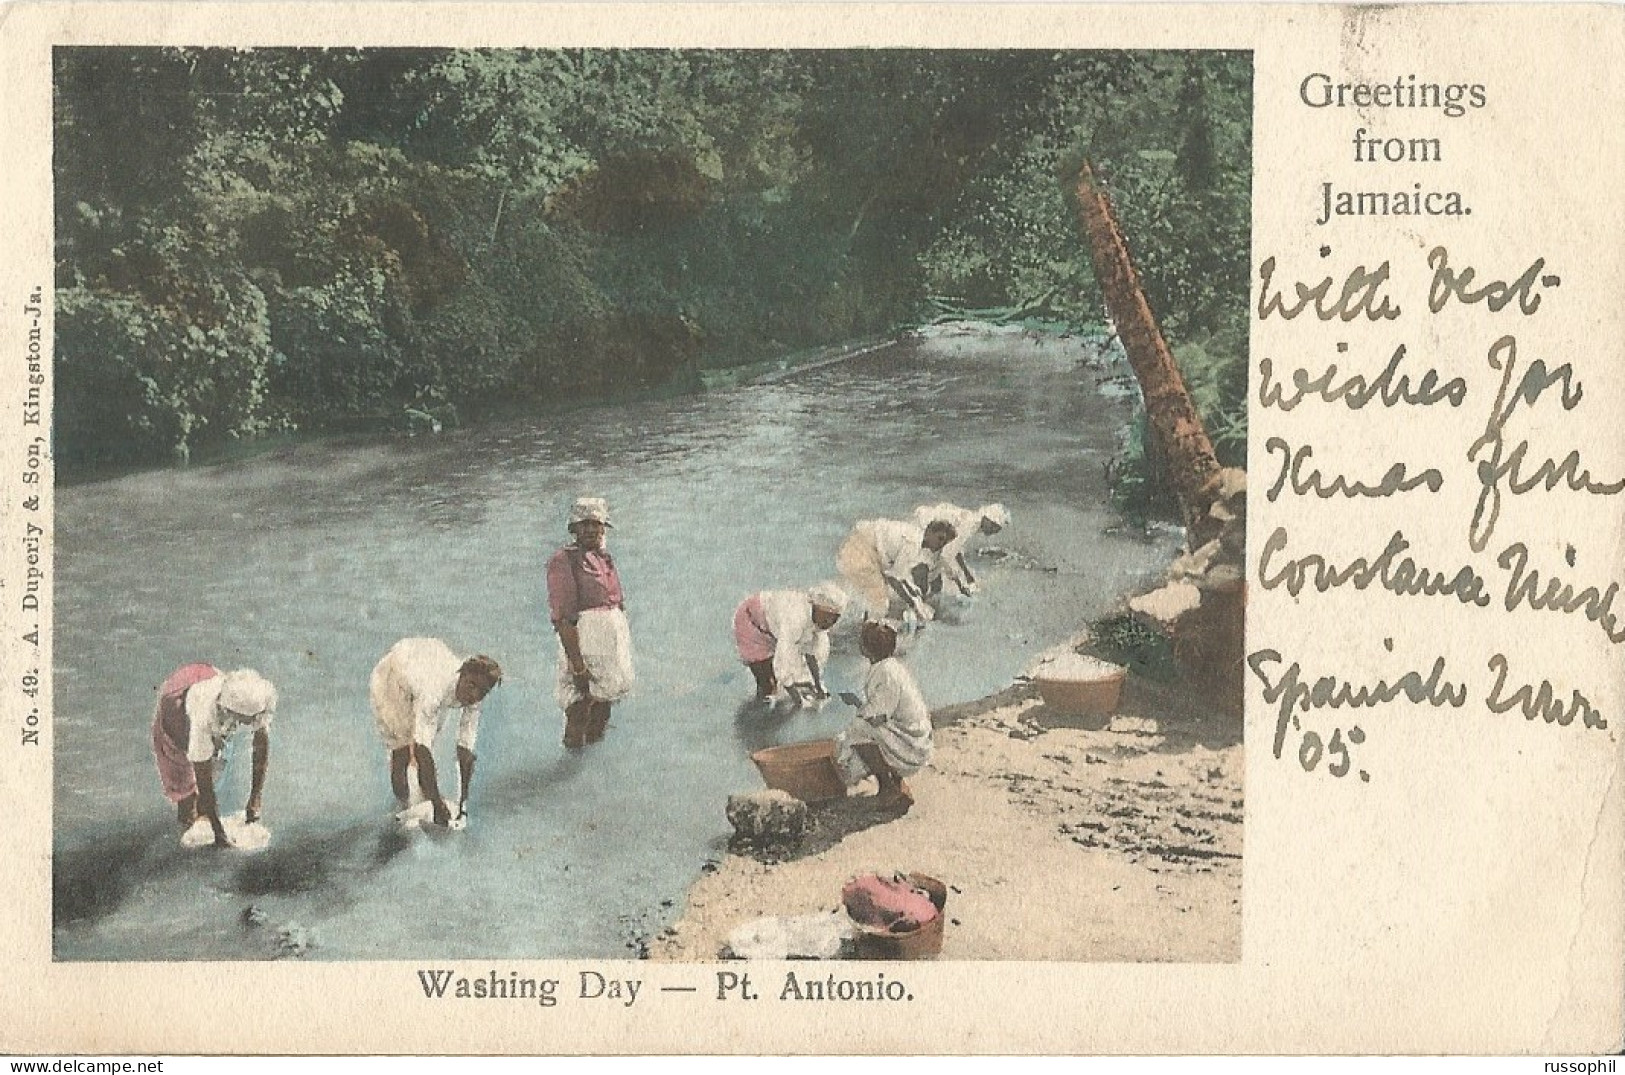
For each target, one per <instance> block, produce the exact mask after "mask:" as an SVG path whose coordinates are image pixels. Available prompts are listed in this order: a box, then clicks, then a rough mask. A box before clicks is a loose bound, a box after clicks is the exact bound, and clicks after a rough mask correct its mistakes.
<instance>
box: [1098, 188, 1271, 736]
mask: <svg viewBox="0 0 1625 1075" xmlns="http://www.w3.org/2000/svg"><path fill="white" fill-rule="evenodd" d="M1077 193H1078V218H1079V221H1080V223H1081V224H1082V226H1083V232H1084V235H1085V236H1086V237H1087V238H1088V240H1089V252H1090V254H1091V256H1092V257H1093V259H1094V265H1095V276H1096V278H1097V279H1098V280H1099V281H1100V290H1101V291H1102V292H1103V293H1104V295H1105V298H1106V310H1107V312H1108V313H1109V314H1110V315H1111V318H1112V320H1113V322H1115V323H1116V328H1117V334H1118V337H1119V338H1120V339H1121V340H1122V341H1123V350H1124V351H1125V352H1126V353H1127V354H1128V359H1129V363H1130V365H1132V366H1133V368H1134V376H1135V378H1136V379H1137V380H1138V381H1139V382H1140V394H1141V396H1142V397H1143V398H1144V400H1145V413H1146V419H1147V424H1148V425H1149V426H1150V429H1151V437H1152V441H1153V445H1154V447H1155V449H1156V454H1158V455H1160V456H1161V458H1162V460H1163V462H1164V463H1165V464H1166V466H1167V470H1168V475H1169V479H1170V481H1171V482H1172V484H1173V487H1174V492H1175V494H1176V495H1177V496H1178V498H1179V507H1180V511H1181V513H1182V514H1183V515H1184V520H1185V543H1186V547H1185V552H1184V554H1183V555H1181V556H1180V557H1179V558H1178V559H1177V560H1175V561H1174V563H1173V564H1172V565H1171V566H1170V567H1169V569H1168V572H1167V575H1166V577H1165V579H1164V583H1163V585H1162V586H1161V587H1159V588H1157V589H1155V590H1152V591H1151V592H1150V593H1145V594H1141V595H1139V596H1137V597H1134V598H1132V599H1131V600H1130V601H1129V602H1128V608H1129V612H1130V614H1131V615H1133V616H1135V617H1137V618H1138V619H1140V620H1141V621H1142V622H1149V623H1150V624H1151V625H1153V626H1154V627H1155V628H1156V629H1157V630H1159V631H1160V632H1161V633H1162V634H1163V635H1165V636H1166V637H1167V638H1168V639H1169V641H1170V642H1171V643H1172V645H1173V654H1174V659H1175V662H1176V663H1177V664H1178V665H1179V667H1180V669H1181V670H1182V671H1183V672H1184V673H1185V674H1186V675H1188V676H1191V677H1192V678H1193V679H1194V680H1195V681H1196V682H1197V683H1199V684H1201V685H1202V686H1203V687H1204V688H1206V690H1207V693H1208V695H1209V697H1210V698H1211V699H1212V700H1213V701H1215V702H1216V703H1217V704H1218V705H1219V706H1220V707H1221V708H1222V709H1223V710H1225V711H1228V712H1230V713H1232V714H1234V715H1237V716H1239V715H1240V713H1241V707H1242V657H1243V652H1242V650H1243V643H1242V636H1243V621H1244V619H1245V616H1246V602H1247V589H1246V582H1245V570H1246V567H1245V556H1246V535H1247V475H1246V472H1245V471H1242V470H1238V469H1235V468H1221V467H1220V466H1219V460H1218V458H1217V457H1216V456H1215V455H1214V454H1213V442H1212V441H1210V440H1209V439H1208V435H1207V430H1206V428H1205V427H1204V426H1203V425H1202V419H1201V417H1200V416H1199V415H1197V413H1196V405H1195V404H1194V403H1193V402H1192V401H1191V396H1190V391H1189V390H1188V389H1187V388H1186V387H1185V378H1184V377H1183V376H1182V375H1181V374H1180V372H1179V367H1178V366H1177V365H1175V364H1174V356H1173V354H1172V353H1171V352H1170V351H1169V350H1168V344H1167V342H1166V341H1164V340H1163V338H1162V332H1161V331H1160V330H1159V329H1158V328H1157V319H1156V317H1155V315H1153V314H1152V312H1151V307H1150V305H1149V304H1148V303H1147V302H1146V299H1145V292H1144V290H1143V289H1142V288H1141V287H1140V280H1139V274H1138V273H1136V272H1135V269H1134V262H1133V260H1132V259H1131V258H1130V257H1129V252H1128V244H1127V243H1126V242H1125V241H1124V239H1123V233H1122V231H1121V230H1120V229H1119V228H1118V225H1117V217H1116V214H1115V213H1114V212H1113V211H1112V206H1111V201H1110V199H1108V198H1107V196H1106V192H1105V191H1104V190H1102V189H1101V188H1100V185H1099V184H1098V183H1097V182H1096V181H1095V177H1094V173H1093V172H1092V171H1091V170H1090V168H1089V165H1088V163H1087V162H1085V163H1084V164H1083V165H1082V166H1081V167H1080V168H1079V171H1078V188H1077Z"/></svg>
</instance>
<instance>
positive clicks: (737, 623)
mask: <svg viewBox="0 0 1625 1075" xmlns="http://www.w3.org/2000/svg"><path fill="white" fill-rule="evenodd" d="M766 620H767V615H766V614H765V613H764V612H763V611H762V595H761V594H759V593H757V594H751V595H750V596H749V597H747V598H745V599H744V600H743V601H741V602H740V603H739V607H738V608H736V609H734V645H735V646H737V647H738V648H739V659H740V660H742V661H744V662H745V663H746V664H755V663H756V662H757V661H766V660H769V659H771V658H772V656H773V651H774V649H775V648H777V646H778V644H779V640H778V639H776V638H774V637H773V636H772V635H770V634H768V632H767V627H766V626H765V623H766Z"/></svg>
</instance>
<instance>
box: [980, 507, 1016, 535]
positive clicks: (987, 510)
mask: <svg viewBox="0 0 1625 1075" xmlns="http://www.w3.org/2000/svg"><path fill="white" fill-rule="evenodd" d="M982 518H984V519H986V520H987V521H988V522H990V523H992V524H993V525H994V526H996V527H998V528H999V529H1000V530H1003V529H1004V528H1005V527H1007V526H1009V525H1010V513H1009V512H1008V511H1006V510H1005V507H1004V505H1003V504H989V505H987V506H986V507H984V508H983V509H982Z"/></svg>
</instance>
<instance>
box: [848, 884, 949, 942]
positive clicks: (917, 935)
mask: <svg viewBox="0 0 1625 1075" xmlns="http://www.w3.org/2000/svg"><path fill="white" fill-rule="evenodd" d="M906 876H907V877H908V881H909V884H911V885H914V886H915V887H916V888H920V889H923V890H924V891H925V894H926V895H928V896H930V897H931V902H932V903H933V904H935V905H936V908H937V916H936V917H935V918H933V919H932V920H931V921H929V922H927V923H926V924H925V925H923V926H921V927H920V928H919V929H916V930H913V931H912V932H909V933H893V932H891V931H890V930H885V929H880V928H879V927H877V926H869V925H865V924H864V923H862V922H859V921H858V920H857V919H855V918H854V919H852V931H853V936H854V937H855V938H856V947H857V956H858V958H859V959H935V958H936V957H937V956H938V955H940V954H941V952H942V934H943V929H944V927H945V926H946V925H947V924H948V912H947V907H948V886H946V885H944V884H943V883H942V882H941V881H938V880H937V879H936V878H935V877H929V876H927V875H925V874H923V873H911V874H908V875H906ZM847 917H848V918H851V916H850V915H848V916H847Z"/></svg>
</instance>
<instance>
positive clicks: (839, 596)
mask: <svg viewBox="0 0 1625 1075" xmlns="http://www.w3.org/2000/svg"><path fill="white" fill-rule="evenodd" d="M807 596H808V597H809V598H811V599H812V603H813V605H814V607H816V608H827V609H829V610H830V611H831V612H833V613H835V614H836V615H837V616H839V615H840V614H841V613H843V612H845V611H846V601H847V597H846V591H845V590H843V589H841V587H840V586H838V585H836V584H835V583H833V582H820V583H819V584H818V585H817V586H813V587H811V588H809V589H808V590H807Z"/></svg>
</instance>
